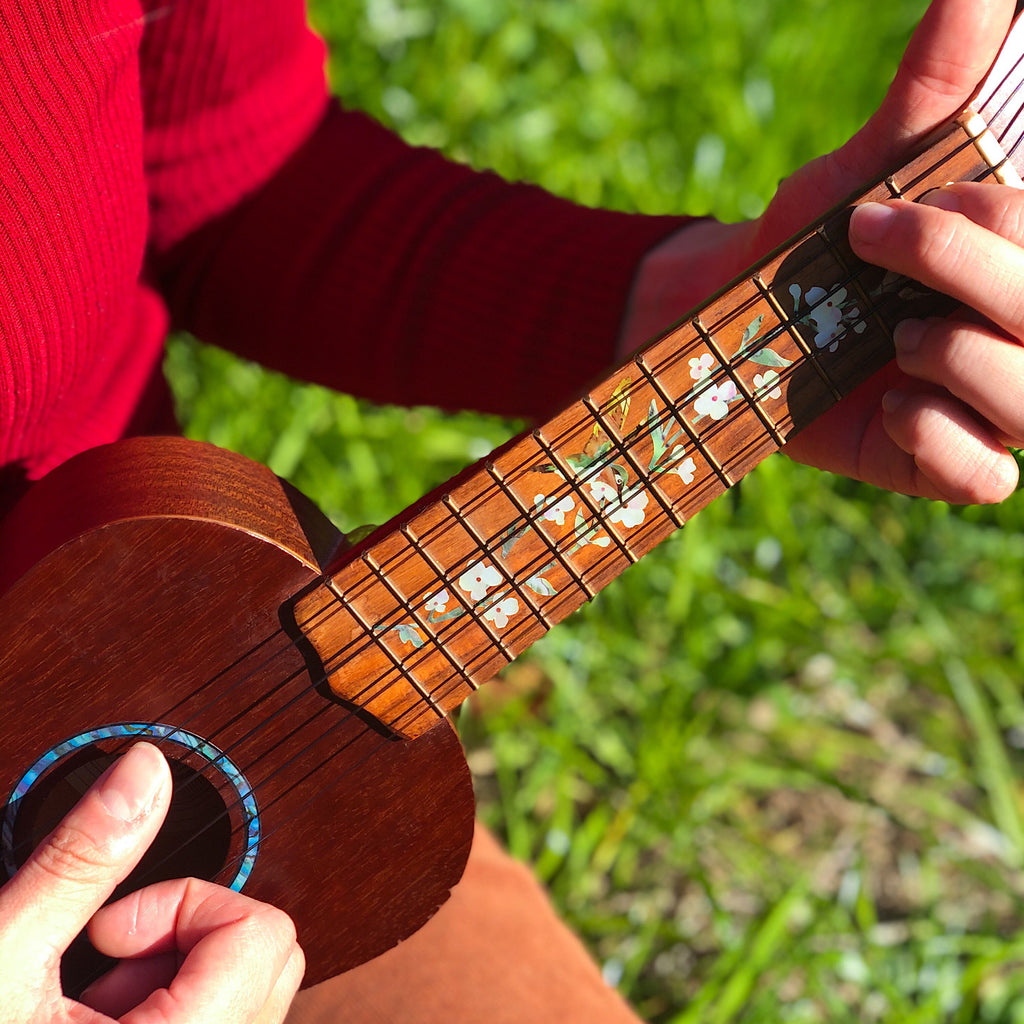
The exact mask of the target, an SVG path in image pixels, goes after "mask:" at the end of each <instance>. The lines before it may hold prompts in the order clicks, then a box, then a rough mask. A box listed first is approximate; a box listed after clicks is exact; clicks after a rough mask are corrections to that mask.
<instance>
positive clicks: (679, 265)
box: [618, 218, 757, 357]
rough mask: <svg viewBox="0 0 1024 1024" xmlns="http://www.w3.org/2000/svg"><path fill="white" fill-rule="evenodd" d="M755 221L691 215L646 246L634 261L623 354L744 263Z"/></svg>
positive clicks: (667, 324)
mask: <svg viewBox="0 0 1024 1024" xmlns="http://www.w3.org/2000/svg"><path fill="white" fill-rule="evenodd" d="M756 225H757V221H745V222H741V223H738V224H722V223H720V222H719V221H716V220H712V219H710V218H706V219H701V220H695V221H693V222H691V223H689V224H687V225H685V226H684V227H682V228H680V230H678V231H676V232H674V233H673V234H671V235H669V236H668V237H667V238H665V239H663V240H662V241H661V242H659V243H658V244H657V245H656V246H654V248H652V249H650V250H648V252H647V253H646V254H645V255H644V257H643V259H642V260H641V261H640V263H639V265H638V266H637V272H636V278H635V279H634V282H633V288H632V290H631V292H630V296H629V302H628V304H627V306H626V313H625V316H624V317H623V322H622V330H621V332H620V335H619V350H618V351H619V354H620V355H621V356H623V357H625V356H626V355H628V354H629V353H630V352H633V351H635V350H636V349H638V348H639V347H640V346H641V345H644V344H646V343H647V342H648V341H650V340H651V339H652V338H654V337H656V336H658V335H659V334H663V333H664V332H665V331H666V330H667V329H668V328H669V327H670V326H671V325H672V324H674V323H676V322H677V321H678V320H679V319H680V318H681V317H683V316H684V315H685V314H686V313H688V312H689V311H690V310H692V309H693V308H694V307H696V306H697V305H698V304H699V303H700V302H702V301H703V300H704V299H706V298H708V296H710V295H712V294H713V293H714V292H716V291H717V290H718V289H719V288H720V287H722V285H724V284H726V283H728V282H729V281H731V280H732V279H733V278H734V277H735V276H736V275H737V274H738V273H739V272H740V271H741V270H742V269H743V268H744V267H745V266H747V265H748V264H749V262H750V247H751V244H752V240H753V237H754V233H755V230H756Z"/></svg>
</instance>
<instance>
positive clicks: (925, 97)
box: [836, 0, 1015, 188]
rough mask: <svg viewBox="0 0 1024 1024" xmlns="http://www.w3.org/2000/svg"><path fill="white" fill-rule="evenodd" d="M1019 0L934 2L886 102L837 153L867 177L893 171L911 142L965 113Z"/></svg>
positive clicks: (855, 183) (854, 184)
mask: <svg viewBox="0 0 1024 1024" xmlns="http://www.w3.org/2000/svg"><path fill="white" fill-rule="evenodd" d="M1014 6H1015V5H1014V0H933V3H932V4H931V6H930V7H929V8H928V10H927V11H926V12H925V15H924V17H923V18H922V19H921V23H920V24H919V25H918V26H917V29H916V30H915V32H914V34H913V36H912V37H911V39H910V43H909V44H908V46H907V50H906V53H905V54H904V55H903V60H902V61H901V62H900V66H899V69H898V70H897V72H896V77H895V78H894V79H893V82H892V85H891V86H890V87H889V91H888V92H887V93H886V96H885V99H884V100H883V101H882V105H881V106H880V107H879V108H878V111H877V112H876V113H875V114H874V115H873V116H872V117H871V118H870V120H869V121H868V123H867V124H866V125H865V126H864V127H863V128H862V129H861V130H860V131H859V132H858V133H857V134H856V135H854V137H853V138H852V139H851V140H850V141H849V142H847V143H846V145H845V146H843V147H842V149H841V150H840V151H839V152H838V153H837V154H836V155H837V157H838V158H839V162H840V163H841V165H842V166H843V167H848V168H849V169H850V171H851V173H852V174H853V175H854V176H855V177H857V178H859V180H858V181H850V182H849V185H850V188H856V187H857V186H858V185H862V184H864V182H865V180H866V179H869V178H872V179H873V178H877V177H878V176H879V175H881V174H883V173H885V172H886V171H889V170H891V168H892V165H893V163H894V162H895V161H897V160H898V159H899V158H900V157H904V156H905V155H906V150H907V147H908V146H912V145H913V144H914V143H916V142H919V141H920V140H921V139H923V138H924V137H925V136H926V135H927V134H928V133H929V132H931V131H932V130H933V129H934V128H935V127H937V126H938V125H939V124H941V123H942V122H943V121H946V120H948V119H949V118H950V117H952V116H953V115H955V114H958V113H959V112H960V111H961V110H962V109H963V108H964V107H965V106H967V104H968V101H969V100H970V98H971V96H972V95H973V94H974V91H975V89H976V88H977V87H978V85H979V84H980V83H981V81H982V79H984V77H985V75H986V74H987V72H988V70H989V68H990V67H991V66H992V64H993V63H994V62H995V59H996V55H997V54H998V53H999V49H1000V47H1001V46H1002V44H1003V40H1004V39H1005V38H1006V33H1007V32H1008V30H1009V28H1010V22H1011V20H1012V18H1013V13H1014Z"/></svg>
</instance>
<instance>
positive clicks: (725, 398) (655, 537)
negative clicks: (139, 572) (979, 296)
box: [294, 117, 1003, 736]
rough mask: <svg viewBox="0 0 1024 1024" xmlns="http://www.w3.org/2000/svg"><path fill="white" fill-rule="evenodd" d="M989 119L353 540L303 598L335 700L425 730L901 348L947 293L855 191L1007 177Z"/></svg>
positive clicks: (300, 604)
mask: <svg viewBox="0 0 1024 1024" xmlns="http://www.w3.org/2000/svg"><path fill="white" fill-rule="evenodd" d="M982 129H983V126H980V125H979V123H978V119H977V118H976V117H975V118H974V119H973V120H968V119H966V118H964V119H961V121H960V122H958V123H957V124H956V125H954V126H952V127H951V128H950V129H949V131H948V132H947V133H946V134H945V135H944V136H943V137H942V138H941V139H940V140H939V141H938V142H935V143H934V144H933V145H932V146H931V148H929V149H928V150H927V151H926V152H925V153H923V154H921V155H920V156H919V157H918V158H917V159H916V160H914V161H913V162H912V163H910V164H909V165H907V166H906V167H905V168H903V169H902V170H901V171H899V172H898V173H896V174H894V175H892V176H890V177H888V178H887V179H886V180H885V181H883V182H881V183H879V184H878V185H877V186H875V187H874V188H872V189H870V190H868V191H867V192H866V193H865V194H864V195H862V196H860V197H858V198H856V199H855V200H853V201H852V202H851V203H847V204H844V205H843V207H841V208H839V209H837V210H836V211H835V212H834V213H832V214H831V215H829V216H828V217H826V218H825V219H824V220H823V221H821V222H819V223H817V224H815V225H813V226H812V228H810V229H809V230H808V231H807V232H805V233H804V234H802V235H801V236H800V237H799V238H797V239H795V240H793V241H791V242H790V243H787V244H786V245H785V246H783V247H782V249H780V250H779V251H777V252H776V253H774V254H772V255H771V256H769V257H768V258H766V259H765V260H764V261H763V262H761V263H760V264H759V265H757V266H756V267H754V268H752V269H751V270H750V271H749V272H747V273H746V274H745V275H743V276H742V277H741V278H739V279H737V280H736V281H735V282H733V283H732V284H731V285H730V286H728V287H727V288H726V289H724V290H723V291H722V292H720V293H719V294H718V295H717V296H716V297H715V298H714V299H712V300H711V301H710V302H708V303H707V304H706V305H704V306H703V307H702V308H701V309H699V310H697V311H696V312H695V313H694V314H693V315H691V316H689V317H687V318H686V319H685V320H684V321H682V322H681V323H679V324H678V325H676V326H675V327H674V328H672V329H671V330H670V331H668V332H667V333H666V334H665V335H664V336H662V337H661V338H659V339H657V340H656V341H654V342H653V343H652V344H650V345H649V346H647V347H646V348H645V349H643V350H642V352H640V353H639V354H638V355H637V356H636V357H635V358H634V359H632V360H630V361H629V362H628V363H627V364H626V365H624V366H621V367H619V368H618V369H617V370H616V371H615V372H614V373H612V374H610V375H609V376H608V377H607V378H605V379H604V380H603V381H601V382H600V383H599V384H598V385H597V386H596V387H594V388H593V389H592V390H590V391H589V392H588V393H587V394H586V395H585V396H584V397H582V398H581V399H579V400H578V401H576V402H574V403H573V404H572V405H570V406H569V407H568V408H567V409H565V410H564V411H563V412H562V413H560V414H559V415H558V416H556V417H555V418H554V419H552V420H550V421H549V422H547V423H545V424H544V425H543V426H541V427H539V428H538V429H536V430H533V431H530V432H527V433H524V434H522V435H520V436H518V437H516V438H514V439H513V440H511V441H510V442H509V443H508V444H506V445H504V446H503V447H502V448H500V449H498V450H497V451H496V452H495V453H493V454H492V455H491V456H490V457H489V458H487V459H485V460H483V461H481V462H479V463H477V464H476V465H475V466H473V467H471V468H470V469H469V470H467V471H466V472H464V473H463V474H461V475H460V476H459V477H457V478H456V479H455V480H453V481H451V482H450V483H449V484H448V485H446V486H445V487H443V488H440V489H439V490H437V491H435V492H433V493H432V494H430V495H428V496H427V497H426V498H425V499H423V500H422V501H421V502H419V503H418V504H417V505H415V506H414V507H413V508H412V509H410V510H409V511H407V512H406V513H403V514H402V515H401V516H399V517H397V518H396V519H394V520H392V521H391V522H390V523H388V524H387V525H386V526H384V527H381V528H380V529H378V530H376V531H375V532H374V533H373V534H371V536H370V537H368V538H367V539H366V540H365V541H364V542H362V543H361V544H359V545H358V546H357V547H355V548H354V549H352V550H350V551H347V552H345V553H344V554H343V555H342V556H341V557H340V558H339V559H338V560H337V561H336V563H335V564H333V565H331V566H330V567H329V569H328V571H327V574H326V576H325V579H324V580H323V582H322V583H321V584H319V585H318V586H316V587H315V588H314V589H312V590H311V591H310V592H308V593H306V594H304V595H303V596H302V597H301V598H300V599H299V600H298V601H297V603H296V605H295V608H294V614H295V621H296V624H297V626H298V628H299V630H301V632H302V633H303V634H304V636H305V637H306V638H307V639H308V641H309V642H310V644H311V646H312V648H313V650H314V651H315V652H316V656H317V657H318V658H319V661H320V663H321V665H320V666H317V670H318V671H319V669H320V668H322V671H323V674H324V676H325V677H326V678H327V680H328V682H329V684H330V687H331V689H332V690H333V691H334V693H335V694H336V695H337V696H338V697H340V698H341V699H342V700H344V701H345V702H347V703H350V704H351V705H353V706H355V707H358V708H359V709H361V710H362V711H364V712H365V713H367V714H369V715H371V716H372V717H373V718H374V719H376V720H377V721H378V722H380V723H381V724H382V725H383V726H384V727H385V728H386V729H387V730H389V731H392V732H394V733H397V734H400V735H403V736H416V735H419V734H421V733H423V732H424V731H426V730H427V729H429V728H430V727H431V726H433V725H434V724H435V723H436V722H437V720H438V719H439V718H440V717H442V716H444V715H446V714H448V713H449V712H451V711H452V710H453V709H454V708H456V707H457V706H458V705H459V704H460V703H461V702H462V701H463V700H464V699H465V697H466V696H467V695H468V694H470V693H471V692H472V691H473V690H475V689H476V688H477V687H479V686H480V684H482V683H483V682H485V681H486V680H488V679H489V678H491V677H492V676H493V675H494V674H495V673H496V672H497V671H498V670H499V669H501V668H502V667H503V666H505V665H506V664H508V663H509V662H510V661H512V659H513V658H515V657H516V656H517V655H518V654H519V653H520V652H522V651H523V650H524V649H525V648H527V647H529V646H530V645H531V644H532V643H533V642H534V641H535V640H537V639H539V638H540V637H541V636H542V635H543V634H544V633H545V632H546V631H547V630H548V629H550V628H551V627H552V626H553V625H554V624H555V623H557V622H559V621H560V620H561V619H563V618H565V616H566V615H568V614H569V613H570V612H572V611H574V610H575V609H576V608H578V607H579V606H580V605H582V604H583V603H584V602H585V601H587V600H589V599H590V598H592V597H593V596H594V595H595V594H596V593H597V592H598V591H599V590H601V588H602V587H604V586H606V585H607V584H608V583H609V582H611V581H612V580H613V579H615V578H616V577H617V576H618V575H619V573H621V572H622V571H623V569H625V568H627V567H628V566H629V565H631V564H632V563H633V562H635V561H637V560H638V559H639V558H641V557H642V556H643V555H644V554H646V553H647V552H648V551H650V550H651V548H653V547H654V546H655V545H656V544H658V543H659V542H660V541H662V540H664V539H665V538H666V537H667V536H668V535H669V534H670V533H672V532H673V531H674V530H676V529H677V528H678V527H680V526H682V525H683V524H684V523H685V522H686V520H688V519H689V518H690V517H691V516H693V515H695V514H696V513H697V512H698V511H700V509H702V508H703V507H704V506H705V505H707V504H708V503H709V502H710V501H711V500H712V499H714V498H715V497H717V496H718V495H719V494H721V493H722V492H723V491H724V490H726V489H727V488H728V487H730V486H732V485H733V484H734V483H736V482H737V481H738V480H739V479H741V478H742V477H743V476H744V474H746V473H748V472H749V471H750V470H751V469H752V468H753V467H754V466H756V465H757V464H758V463H759V462H760V461H761V460H762V459H764V458H765V457H766V456H767V455H770V454H771V453H772V452H774V451H776V450H778V449H779V448H780V447H782V445H783V444H785V442H786V441H787V439H788V438H790V437H791V436H793V434H794V433H796V432H797V431H798V430H799V429H801V428H802V427H803V426H805V425H807V424H808V423H810V422H811V421H813V420H814V419H816V418H817V417H818V416H820V415H821V414H822V413H824V412H825V411H826V410H828V409H829V408H831V407H832V406H833V405H835V403H837V402H838V401H840V400H841V399H842V398H843V397H844V396H845V395H847V394H849V393H850V392H851V391H852V390H853V389H854V388H856V387H857V386H858V385H859V384H861V383H862V382H863V381H864V380H866V379H867V378H868V377H869V376H870V375H871V374H872V373H874V372H875V371H876V370H878V369H879V368H880V367H882V366H883V365H884V364H885V363H886V362H888V361H889V360H890V359H891V358H892V355H893V347H892V331H893V328H894V327H895V325H896V324H897V323H898V322H899V321H900V320H902V319H904V318H905V317H907V316H927V315H935V314H937V313H941V312H944V311H946V310H947V309H948V308H949V306H948V300H946V299H944V298H943V297H941V296H938V295H935V294H934V293H931V292H928V291H926V290H925V289H924V288H923V287H921V286H920V285H917V284H915V283H914V282H912V281H909V280H907V279H905V278H902V277H899V276H897V275H894V274H891V273H887V272H885V271H882V270H880V269H878V268H875V267H870V266H867V265H865V264H864V263H862V262H860V261H859V260H858V259H857V258H856V257H855V256H854V255H853V252H852V251H851V249H850V247H849V244H848V242H847V226H848V223H849V215H850V209H851V206H852V204H853V202H861V201H866V200H885V199H888V198H890V197H894V196H905V197H907V198H909V199H914V198H916V197H918V196H920V195H921V194H922V193H924V192H925V191H927V190H929V189H931V188H934V187H937V186H940V185H943V184H946V183H947V182H950V181H954V180H972V179H974V180H980V179H983V178H986V177H989V176H992V175H994V174H995V175H997V176H998V175H999V174H1000V173H1001V171H1000V168H1001V166H1002V163H1003V160H1002V158H1001V154H1000V153H999V151H998V147H997V146H994V145H993V141H994V140H992V136H991V135H984V136H983V137H981V138H979V136H980V134H981V132H982Z"/></svg>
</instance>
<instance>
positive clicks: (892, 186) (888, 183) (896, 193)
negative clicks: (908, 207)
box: [885, 174, 903, 199]
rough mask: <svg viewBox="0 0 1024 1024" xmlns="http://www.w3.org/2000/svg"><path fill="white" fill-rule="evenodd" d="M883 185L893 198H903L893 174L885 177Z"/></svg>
mask: <svg viewBox="0 0 1024 1024" xmlns="http://www.w3.org/2000/svg"><path fill="white" fill-rule="evenodd" d="M885 187H886V188H887V189H888V190H889V195H891V196H892V198H893V199H902V198H903V191H902V189H901V188H900V187H899V185H897V184H896V178H895V177H894V176H893V175H891V174H890V175H889V177H888V178H886V179H885Z"/></svg>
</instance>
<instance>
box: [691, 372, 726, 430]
mask: <svg viewBox="0 0 1024 1024" xmlns="http://www.w3.org/2000/svg"><path fill="white" fill-rule="evenodd" d="M735 397H736V385H735V384H733V382H732V381H731V380H727V381H724V382H723V383H721V384H709V385H708V387H707V389H706V390H705V391H704V392H703V394H702V395H701V396H700V398H698V399H697V400H696V401H695V402H694V403H693V408H694V409H695V410H696V412H697V415H698V416H710V417H711V418H712V419H713V420H721V419H725V416H726V414H727V413H728V412H729V403H730V402H731V401H732V400H733V399H734V398H735Z"/></svg>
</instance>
